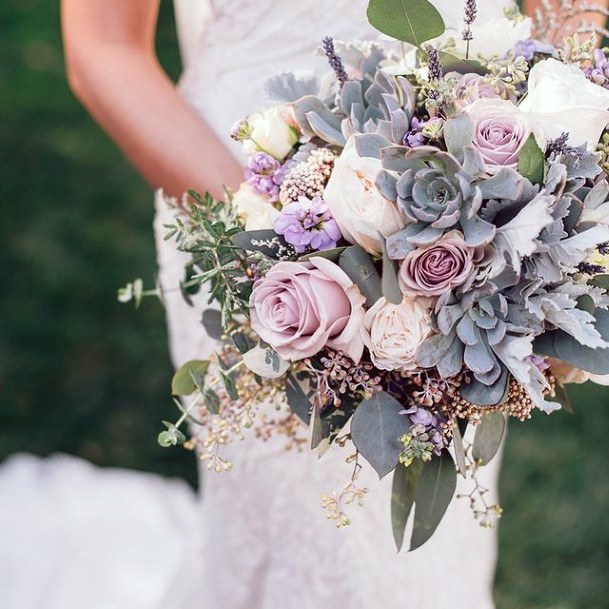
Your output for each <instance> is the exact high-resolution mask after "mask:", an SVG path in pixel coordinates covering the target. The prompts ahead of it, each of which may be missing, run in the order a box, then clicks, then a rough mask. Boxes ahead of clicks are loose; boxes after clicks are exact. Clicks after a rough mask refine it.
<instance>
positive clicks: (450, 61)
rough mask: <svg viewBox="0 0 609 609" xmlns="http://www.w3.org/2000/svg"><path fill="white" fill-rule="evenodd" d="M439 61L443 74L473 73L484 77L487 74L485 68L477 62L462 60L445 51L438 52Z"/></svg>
mask: <svg viewBox="0 0 609 609" xmlns="http://www.w3.org/2000/svg"><path fill="white" fill-rule="evenodd" d="M440 61H441V62H442V68H443V69H444V73H445V74H447V73H448V72H458V73H459V74H471V73H474V74H479V75H480V76H484V75H485V74H486V72H487V70H486V68H485V67H484V66H483V65H482V64H481V63H480V62H479V61H476V60H474V59H462V58H461V57H456V56H455V55H452V54H451V53H446V52H445V51H440Z"/></svg>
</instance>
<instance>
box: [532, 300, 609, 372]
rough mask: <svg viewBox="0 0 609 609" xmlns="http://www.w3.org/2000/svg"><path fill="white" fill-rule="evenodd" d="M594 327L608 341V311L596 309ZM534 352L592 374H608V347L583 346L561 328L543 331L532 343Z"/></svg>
mask: <svg viewBox="0 0 609 609" xmlns="http://www.w3.org/2000/svg"><path fill="white" fill-rule="evenodd" d="M592 314H593V315H594V317H595V318H596V323H595V324H594V327H595V328H596V329H597V330H598V332H599V333H600V335H601V336H602V338H603V339H604V340H606V341H609V311H604V310H603V309H596V310H595V311H593V312H592ZM533 349H534V352H535V353H539V354H541V355H549V356H550V357H557V358H558V359H562V360H564V361H565V362H567V363H568V364H571V365H572V366H575V367H576V368H581V369H582V370H585V371H586V372H591V373H592V374H609V349H592V348H591V347H585V346H584V345H582V344H580V343H579V342H578V341H576V340H575V338H573V337H572V336H571V335H570V334H567V333H566V332H563V331H562V330H554V331H551V332H545V333H544V334H542V335H541V336H539V337H537V338H536V339H535V342H534V343H533Z"/></svg>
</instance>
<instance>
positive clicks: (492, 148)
mask: <svg viewBox="0 0 609 609" xmlns="http://www.w3.org/2000/svg"><path fill="white" fill-rule="evenodd" d="M465 111H466V112H467V113H468V114H469V116H470V117H471V118H472V120H473V122H474V141H473V145H474V146H475V147H476V148H477V149H478V151H479V152H480V154H482V158H483V159H484V162H485V164H486V169H487V171H488V173H490V174H494V173H497V171H499V169H501V168H502V167H511V168H513V169H516V168H517V167H518V153H519V152H520V150H521V148H522V147H523V146H524V144H525V143H526V141H527V139H528V138H529V136H530V135H531V133H532V127H531V124H530V122H529V120H528V119H527V117H526V116H525V115H524V114H523V113H522V112H520V111H519V110H518V108H517V107H516V106H515V105H514V104H513V103H512V102H509V101H506V100H504V99H488V98H487V99H479V100H478V101H476V102H474V103H473V104H471V105H469V106H467V107H466V108H465ZM540 147H541V148H542V149H543V148H544V146H540Z"/></svg>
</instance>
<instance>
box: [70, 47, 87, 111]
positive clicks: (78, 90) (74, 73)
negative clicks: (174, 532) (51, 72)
mask: <svg viewBox="0 0 609 609" xmlns="http://www.w3.org/2000/svg"><path fill="white" fill-rule="evenodd" d="M86 63H87V62H86V60H85V58H84V57H83V56H82V53H78V52H77V50H76V49H71V48H70V47H67V48H66V51H65V69H66V77H67V81H68V86H69V87H70V90H71V91H72V93H73V94H74V96H75V97H76V98H77V99H78V100H79V101H81V102H84V101H85V99H84V98H85V84H84V83H85V80H86V78H85V74H86V73H87V67H86Z"/></svg>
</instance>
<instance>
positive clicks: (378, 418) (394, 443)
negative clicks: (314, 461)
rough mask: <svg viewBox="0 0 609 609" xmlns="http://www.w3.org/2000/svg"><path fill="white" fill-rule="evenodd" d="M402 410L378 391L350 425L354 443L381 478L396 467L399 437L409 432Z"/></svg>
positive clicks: (391, 399) (361, 408)
mask: <svg viewBox="0 0 609 609" xmlns="http://www.w3.org/2000/svg"><path fill="white" fill-rule="evenodd" d="M403 409H404V407H403V406H402V405H401V404H400V403H399V402H398V401H397V400H396V399H395V398H394V397H392V396H391V395H389V394H388V393H386V392H384V391H381V392H378V393H376V394H375V395H374V396H373V397H372V398H370V399H369V400H364V401H363V402H362V403H361V404H360V405H359V406H358V407H357V409H356V410H355V414H354V415H353V420H352V422H351V437H352V438H353V444H355V447H356V448H357V450H359V452H360V453H361V454H362V456H363V457H364V458H365V459H366V461H368V463H370V465H372V467H373V468H374V469H375V471H376V473H377V474H378V475H379V478H383V477H384V476H386V475H387V474H388V473H389V472H390V471H392V470H393V469H394V468H395V466H396V465H397V464H398V461H399V458H400V452H401V451H402V445H401V444H400V441H399V439H400V437H402V436H403V435H404V434H405V433H407V432H408V430H409V429H410V420H409V418H408V417H407V416H405V415H403V414H400V412H401V411H402V410H403Z"/></svg>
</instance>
